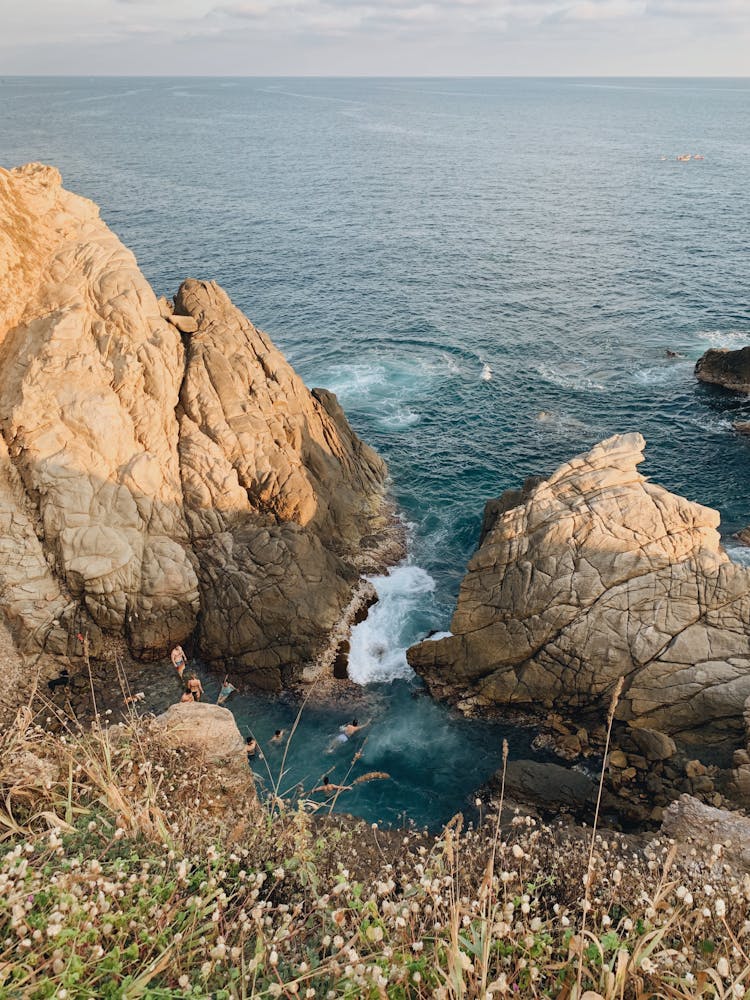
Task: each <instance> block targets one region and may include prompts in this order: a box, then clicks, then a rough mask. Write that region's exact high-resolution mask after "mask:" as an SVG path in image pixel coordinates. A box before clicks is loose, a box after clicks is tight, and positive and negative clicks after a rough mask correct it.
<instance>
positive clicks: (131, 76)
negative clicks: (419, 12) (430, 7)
mask: <svg viewBox="0 0 750 1000" xmlns="http://www.w3.org/2000/svg"><path fill="white" fill-rule="evenodd" d="M60 78H64V79H70V80H167V79H168V80H269V79H271V80H750V74H745V75H738V74H736V73H727V74H703V73H700V74H697V75H690V76H676V75H674V74H671V73H669V74H660V73H635V74H623V73H549V74H547V73H469V74H464V73H441V74H432V73H386V74H383V73H356V74H352V73H0V83H2V82H3V81H5V80H57V79H60Z"/></svg>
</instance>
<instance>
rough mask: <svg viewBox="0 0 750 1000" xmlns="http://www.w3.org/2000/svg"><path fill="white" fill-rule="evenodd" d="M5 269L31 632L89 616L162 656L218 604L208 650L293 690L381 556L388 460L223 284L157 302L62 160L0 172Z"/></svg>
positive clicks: (3, 457)
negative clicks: (65, 178) (71, 183)
mask: <svg viewBox="0 0 750 1000" xmlns="http://www.w3.org/2000/svg"><path fill="white" fill-rule="evenodd" d="M0 279H1V280H2V285H3V290H4V294H3V298H2V302H1V303H0V370H1V371H2V378H1V379H0V431H1V432H2V439H0V525H2V527H3V529H4V531H3V533H2V537H0V602H1V603H2V607H3V609H4V611H5V614H6V616H7V619H8V622H9V624H10V625H11V627H12V628H13V629H14V632H15V634H16V636H17V642H19V643H20V644H22V645H24V644H25V645H26V646H28V647H29V648H31V649H33V648H39V646H40V645H42V644H44V643H47V644H50V643H51V644H56V646H57V647H58V651H59V652H66V651H68V652H71V650H70V649H68V647H69V645H70V643H69V636H70V634H71V633H77V632H78V631H81V630H82V631H86V632H87V633H88V634H89V636H90V637H91V641H92V643H93V644H94V646H95V645H96V642H98V637H99V634H100V630H104V631H105V632H110V633H114V634H120V635H124V636H125V637H126V638H127V640H128V642H129V644H130V647H131V650H132V651H133V653H134V654H135V655H137V656H141V657H150V656H158V655H161V654H163V653H164V652H165V651H166V650H167V649H168V648H169V647H170V646H171V645H172V644H173V643H175V642H181V641H184V640H185V639H186V638H187V637H188V636H189V635H190V634H191V633H192V632H193V631H194V629H195V628H196V624H197V622H198V616H199V612H200V613H201V623H202V630H201V633H200V641H201V650H202V652H203V654H204V655H205V656H206V657H208V658H209V659H217V660H223V661H231V662H232V663H233V664H235V665H239V666H240V667H242V666H245V667H246V668H247V669H248V670H257V677H258V679H260V680H265V682H267V683H268V684H270V685H272V686H278V684H279V683H281V677H282V673H283V672H284V670H289V671H291V672H292V673H294V671H297V670H299V669H300V667H301V665H302V664H303V663H305V662H308V661H309V660H310V659H311V658H313V657H314V656H315V655H316V654H317V653H318V652H319V651H320V650H321V649H322V648H323V647H324V646H325V643H326V641H327V636H328V633H329V631H330V629H331V628H332V627H333V626H334V625H335V624H336V622H337V621H338V618H339V617H340V615H341V613H342V611H343V609H344V607H345V606H346V604H347V602H348V600H349V598H350V597H351V592H352V588H353V586H354V584H355V583H356V580H357V578H358V575H359V568H360V566H367V565H368V557H369V559H370V561H371V562H376V561H377V558H378V546H379V544H382V543H383V540H384V534H383V533H384V532H385V529H386V528H387V524H388V518H387V512H386V508H385V504H384V500H383V492H384V491H383V481H384V479H385V474H386V470H385V467H384V465H383V463H382V461H381V460H380V459H379V458H378V457H377V456H376V455H375V454H374V452H372V451H371V449H369V448H367V446H366V445H363V444H362V442H360V441H359V440H358V439H357V437H356V436H355V435H354V433H353V432H352V431H351V429H350V427H349V425H348V424H347V422H346V419H345V418H344V416H343V414H342V412H341V410H340V409H339V407H338V405H337V403H336V401H335V399H334V398H333V397H332V396H330V394H328V393H325V392H323V391H322V390H316V391H315V392H314V393H310V392H309V391H308V390H307V389H306V388H305V386H304V385H303V384H302V382H301V380H300V379H299V378H298V377H297V376H296V375H295V374H294V372H293V371H292V369H291V368H290V367H289V365H287V364H286V362H285V361H284V359H283V357H282V356H281V355H280V353H279V352H278V351H277V350H276V349H275V348H274V346H273V345H272V344H271V342H270V341H269V340H268V338H267V337H266V336H265V335H264V334H262V333H261V332H260V331H258V330H256V329H255V328H254V327H253V326H252V324H251V323H250V322H249V321H248V320H247V319H246V318H245V317H244V316H243V315H242V314H241V313H240V312H239V311H238V310H237V309H235V308H234V306H233V305H232V304H231V302H230V300H229V298H228V297H227V295H226V294H225V293H224V292H223V291H222V290H221V289H220V288H219V287H218V286H216V285H215V284H212V283H203V282H197V281H187V282H185V284H184V285H183V286H182V288H181V289H180V291H179V293H178V295H177V297H176V301H175V305H174V309H172V305H171V303H170V302H168V301H167V300H164V299H161V300H157V298H156V296H155V294H154V292H153V291H152V289H151V288H150V286H149V285H148V283H147V282H146V280H145V278H144V277H143V275H142V274H141V272H140V271H139V270H138V266H137V264H136V261H135V258H134V257H133V255H132V254H131V253H130V251H128V250H127V249H126V248H125V247H124V246H123V245H122V244H121V243H120V241H119V240H118V239H117V237H116V236H115V235H114V234H113V233H112V232H111V231H110V230H109V229H108V228H107V226H106V225H105V224H104V223H103V222H102V221H101V220H100V218H99V213H98V209H97V208H96V206H95V205H93V204H92V203H91V202H88V201H86V200H85V199H83V198H79V197H77V196H76V195H73V194H70V193H69V192H67V191H65V190H64V189H63V188H62V187H61V182H60V175H59V174H58V172H57V171H56V170H54V169H52V168H49V167H42V166H41V165H38V164H32V165H29V166H27V167H24V168H20V169H17V170H12V171H4V170H0ZM298 622H299V625H298ZM74 645H75V644H74ZM48 648H49V647H48ZM72 651H73V652H80V650H78V649H74V650H72ZM93 651H94V652H96V649H95V648H94V649H93Z"/></svg>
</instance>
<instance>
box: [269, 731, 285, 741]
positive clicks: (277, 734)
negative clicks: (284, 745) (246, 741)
mask: <svg viewBox="0 0 750 1000" xmlns="http://www.w3.org/2000/svg"><path fill="white" fill-rule="evenodd" d="M285 732H286V729H277V730H276V732H275V733H274V734H273V736H272V737H271V743H281V741H282V740H283V739H284V733H285Z"/></svg>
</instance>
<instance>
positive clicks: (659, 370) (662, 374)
mask: <svg viewBox="0 0 750 1000" xmlns="http://www.w3.org/2000/svg"><path fill="white" fill-rule="evenodd" d="M689 364H690V366H691V367H692V364H693V362H692V361H691V362H689ZM675 368H676V366H675V365H674V364H663V365H657V366H655V367H653V368H642V369H641V370H640V371H637V372H634V374H633V381H634V382H638V383H639V384H640V385H666V384H667V382H672V381H674V377H675Z"/></svg>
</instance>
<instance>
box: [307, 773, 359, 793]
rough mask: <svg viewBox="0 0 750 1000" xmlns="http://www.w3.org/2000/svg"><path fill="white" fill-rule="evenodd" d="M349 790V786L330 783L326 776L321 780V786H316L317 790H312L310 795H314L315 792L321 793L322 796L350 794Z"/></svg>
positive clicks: (350, 787)
mask: <svg viewBox="0 0 750 1000" xmlns="http://www.w3.org/2000/svg"><path fill="white" fill-rule="evenodd" d="M351 789H352V786H351V785H337V784H335V783H334V782H332V781H331V780H330V778H329V777H328V775H327V774H326V775H325V776H324V778H323V784H322V785H318V787H317V788H313V790H312V792H311V793H310V794H311V795H314V794H315V793H316V792H322V793H323V794H324V795H335V794H337V793H338V792H350V791H351Z"/></svg>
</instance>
